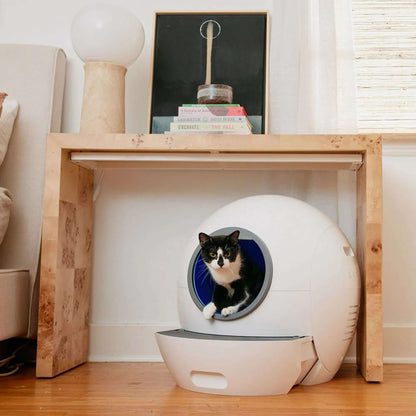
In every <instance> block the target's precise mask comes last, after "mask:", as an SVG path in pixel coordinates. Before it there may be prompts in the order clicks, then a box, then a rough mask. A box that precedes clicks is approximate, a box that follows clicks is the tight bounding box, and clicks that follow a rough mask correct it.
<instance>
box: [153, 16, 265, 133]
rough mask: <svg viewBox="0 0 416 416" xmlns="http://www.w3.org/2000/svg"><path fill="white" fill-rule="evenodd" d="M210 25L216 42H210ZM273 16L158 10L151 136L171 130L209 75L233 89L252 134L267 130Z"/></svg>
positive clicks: (212, 39) (154, 53)
mask: <svg viewBox="0 0 416 416" xmlns="http://www.w3.org/2000/svg"><path fill="white" fill-rule="evenodd" d="M208 22H212V24H211V29H210V30H211V44H210V45H208V42H207V36H208V34H207V27H208V24H207V23H208ZM268 48H269V15H268V12H267V11H264V12H189V13H188V12H187V13H173V12H156V13H155V31H154V44H153V62H152V64H153V67H152V80H151V94H150V114H149V132H150V133H156V134H157V133H164V132H165V131H167V130H169V125H170V123H171V122H172V121H173V118H174V117H175V116H177V115H178V109H179V107H181V106H183V105H188V104H196V103H197V102H198V101H197V93H198V86H200V85H203V84H205V81H206V79H207V78H206V77H207V67H208V64H207V49H208V50H209V51H210V52H209V55H210V61H211V64H210V80H211V83H213V84H225V85H229V86H231V87H232V90H233V103H234V104H239V105H240V106H242V107H244V110H245V112H246V113H247V117H248V119H249V121H250V123H251V125H252V132H253V133H255V134H265V133H267V132H268V127H267V124H268V62H269V57H268V53H269V50H268Z"/></svg>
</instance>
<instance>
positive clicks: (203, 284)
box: [188, 227, 272, 321]
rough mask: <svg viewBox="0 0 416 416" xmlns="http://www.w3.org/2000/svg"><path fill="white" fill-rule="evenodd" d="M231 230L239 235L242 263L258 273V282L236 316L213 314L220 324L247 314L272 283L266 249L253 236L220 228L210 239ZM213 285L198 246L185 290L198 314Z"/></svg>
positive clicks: (228, 228) (189, 268)
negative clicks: (244, 262)
mask: <svg viewBox="0 0 416 416" xmlns="http://www.w3.org/2000/svg"><path fill="white" fill-rule="evenodd" d="M235 230H239V231H240V236H239V238H238V243H239V245H240V248H241V251H242V252H243V254H244V256H245V258H246V260H247V261H249V262H251V263H252V264H254V265H255V266H256V267H257V268H258V269H259V270H260V272H261V273H260V276H261V279H259V282H258V284H257V285H256V288H255V290H254V293H253V300H252V301H251V303H249V304H247V305H245V306H243V307H242V308H241V309H240V310H238V312H235V313H232V314H231V315H228V316H226V317H224V316H222V315H221V311H217V312H216V313H215V315H214V316H213V318H214V319H217V320H221V321H231V320H234V319H238V318H241V317H243V316H246V315H248V314H249V313H251V312H252V311H253V310H254V309H256V308H257V307H258V306H259V305H260V304H261V302H262V301H263V300H264V298H265V296H266V295H267V292H268V291H269V288H270V285H271V281H272V259H271V256H270V253H269V250H268V249H267V247H266V245H265V244H264V242H263V241H262V240H261V239H260V238H259V237H258V236H257V235H255V234H254V233H252V232H251V231H248V230H246V229H244V228H241V227H227V228H221V229H219V230H217V231H215V232H214V233H211V235H214V236H217V235H228V234H231V233H232V232H233V231H235ZM215 285H216V283H215V282H214V280H213V279H212V277H211V274H210V271H209V269H208V267H207V265H206V264H205V262H204V261H203V259H202V256H201V247H200V246H199V245H198V246H197V248H196V249H195V252H194V254H193V255H192V258H191V260H190V262H189V267H188V289H189V293H190V295H191V297H192V299H193V301H194V303H195V304H196V306H197V307H198V308H199V309H200V310H201V311H202V310H203V309H204V307H205V306H206V305H207V304H208V303H210V302H211V300H212V295H213V293H214V288H215ZM201 313H202V312H201Z"/></svg>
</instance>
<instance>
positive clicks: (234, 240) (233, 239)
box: [228, 230, 240, 245]
mask: <svg viewBox="0 0 416 416" xmlns="http://www.w3.org/2000/svg"><path fill="white" fill-rule="evenodd" d="M239 235H240V231H239V230H236V231H234V232H233V233H231V234H230V235H229V236H228V238H229V239H230V241H231V243H232V244H234V245H237V244H238V236H239Z"/></svg>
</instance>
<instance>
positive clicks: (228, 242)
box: [199, 230, 240, 271]
mask: <svg viewBox="0 0 416 416" xmlns="http://www.w3.org/2000/svg"><path fill="white" fill-rule="evenodd" d="M239 235H240V231H238V230H237V231H234V232H233V233H231V234H230V235H219V236H209V235H208V234H205V233H199V244H200V245H201V256H202V258H203V260H204V262H205V264H206V265H207V266H208V267H210V268H212V269H213V270H217V271H220V270H227V269H229V268H230V266H231V264H232V263H233V262H235V260H236V258H237V255H238V253H239V245H238V236H239Z"/></svg>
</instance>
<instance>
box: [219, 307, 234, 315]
mask: <svg viewBox="0 0 416 416" xmlns="http://www.w3.org/2000/svg"><path fill="white" fill-rule="evenodd" d="M237 311H238V308H237V307H236V306H228V307H227V308H223V309H222V311H221V315H222V316H228V315H231V314H232V313H236V312H237Z"/></svg>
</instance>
